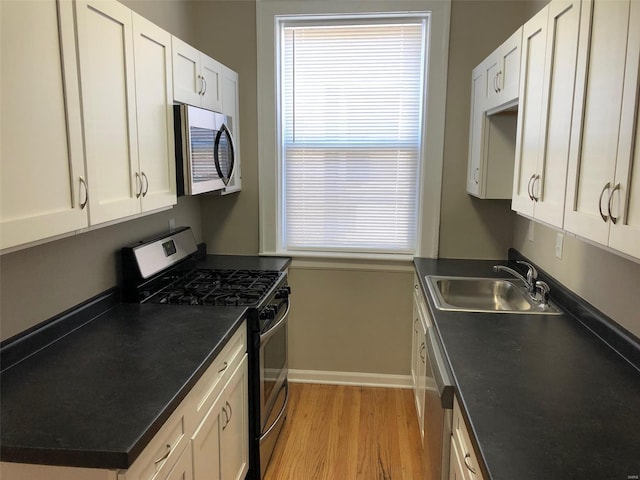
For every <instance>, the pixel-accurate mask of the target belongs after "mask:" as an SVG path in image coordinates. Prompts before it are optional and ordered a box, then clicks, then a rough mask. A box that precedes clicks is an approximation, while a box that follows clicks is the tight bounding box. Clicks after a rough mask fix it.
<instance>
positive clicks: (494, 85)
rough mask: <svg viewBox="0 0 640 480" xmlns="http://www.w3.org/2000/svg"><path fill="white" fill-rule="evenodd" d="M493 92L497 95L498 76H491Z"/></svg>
mask: <svg viewBox="0 0 640 480" xmlns="http://www.w3.org/2000/svg"><path fill="white" fill-rule="evenodd" d="M493 91H494V92H496V93H498V74H497V73H496V74H495V75H494V76H493Z"/></svg>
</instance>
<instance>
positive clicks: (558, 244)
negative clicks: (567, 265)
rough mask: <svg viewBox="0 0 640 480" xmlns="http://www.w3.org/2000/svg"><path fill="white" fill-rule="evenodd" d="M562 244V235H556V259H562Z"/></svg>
mask: <svg viewBox="0 0 640 480" xmlns="http://www.w3.org/2000/svg"><path fill="white" fill-rule="evenodd" d="M563 243H564V235H563V234H562V233H557V234H556V257H557V258H562V244H563Z"/></svg>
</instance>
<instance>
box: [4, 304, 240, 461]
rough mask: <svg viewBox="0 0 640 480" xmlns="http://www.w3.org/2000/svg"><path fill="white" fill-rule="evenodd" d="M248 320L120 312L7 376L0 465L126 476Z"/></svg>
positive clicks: (184, 311)
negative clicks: (116, 471)
mask: <svg viewBox="0 0 640 480" xmlns="http://www.w3.org/2000/svg"><path fill="white" fill-rule="evenodd" d="M245 311H246V308H244V307H198V306H189V307H184V306H174V305H136V304H119V305H117V306H115V307H114V308H112V309H111V310H109V311H108V312H106V313H104V314H103V315H101V316H100V317H98V318H96V319H95V320H93V321H91V322H89V323H87V324H86V325H84V326H83V327H82V328H79V329H77V330H75V331H74V332H72V333H70V334H69V335H67V336H65V337H64V338H62V339H60V340H58V341H57V342H55V343H53V344H52V345H50V346H48V347H47V348H45V349H43V350H41V351H40V352H38V353H36V354H34V355H32V356H30V357H28V358H26V359H25V360H23V361H22V362H19V363H17V364H16V365H14V366H12V367H11V368H9V369H7V370H5V371H3V372H2V376H1V379H0V380H1V382H2V384H1V395H2V404H1V406H0V409H1V419H2V431H1V433H0V437H1V444H2V446H1V450H0V451H1V455H2V457H1V458H2V460H3V461H11V462H22V463H40V464H52V465H69V466H83V467H97V468H109V469H114V468H128V467H129V466H130V465H131V464H132V463H133V461H134V460H135V459H136V458H137V456H138V455H139V454H140V452H142V450H143V449H144V447H145V446H146V445H147V444H148V442H149V441H150V440H151V439H152V438H153V436H154V435H155V434H156V433H157V431H158V430H159V429H160V427H161V426H162V424H163V423H164V422H165V421H166V420H167V419H168V418H169V416H170V415H171V413H172V412H173V411H174V410H175V408H176V407H177V406H178V404H179V403H180V402H181V401H182V399H183V398H184V397H185V396H186V395H187V393H188V392H189V390H190V389H191V388H192V387H193V386H194V385H195V383H196V381H197V380H198V378H199V377H200V376H202V374H203V373H204V372H205V371H206V369H207V367H208V366H209V365H210V364H211V362H212V361H213V359H214V358H215V357H216V355H217V354H218V353H219V352H220V351H221V350H222V348H223V347H224V345H225V344H226V343H227V341H228V340H229V339H230V338H231V336H232V335H233V333H234V332H235V331H236V330H237V329H238V327H239V326H240V325H241V324H242V321H243V319H244V313H245Z"/></svg>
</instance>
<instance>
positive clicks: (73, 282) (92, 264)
mask: <svg viewBox="0 0 640 480" xmlns="http://www.w3.org/2000/svg"><path fill="white" fill-rule="evenodd" d="M123 3H124V4H125V5H127V6H128V7H130V8H131V9H133V10H135V11H137V12H138V13H140V14H141V15H142V16H144V17H146V18H148V19H149V20H151V21H153V22H154V23H157V24H158V25H160V26H161V27H163V28H164V29H166V30H168V31H170V32H172V33H174V34H175V35H177V36H180V37H182V38H184V39H185V40H187V41H193V39H192V38H190V36H191V33H192V28H191V20H190V14H189V8H188V7H189V4H188V3H187V2H184V1H167V0H163V1H156V2H151V1H124V2H123ZM170 218H172V219H174V220H175V222H176V225H178V226H179V225H192V226H193V227H194V231H195V234H196V238H197V239H198V240H200V239H201V237H202V235H201V231H200V201H199V199H198V198H182V199H180V201H179V202H178V206H177V207H174V208H173V209H171V210H169V211H165V212H161V213H157V214H153V215H149V216H146V217H143V218H140V219H137V220H133V221H129V222H125V223H120V224H117V225H113V226H110V227H104V228H100V229H97V230H94V231H91V232H87V233H82V234H79V235H75V236H72V237H68V238H64V239H61V240H56V241H53V242H49V243H45V244H43V245H39V246H36V247H31V248H28V249H25V250H20V251H17V252H14V253H10V254H5V255H2V256H1V257H0V339H2V340H5V339H7V338H10V337H12V336H13V335H15V334H17V333H19V332H21V331H23V330H25V329H27V328H30V327H32V326H34V325H37V324H39V323H40V322H43V321H45V320H47V319H48V318H50V317H52V316H54V315H57V314H58V313H60V312H62V311H64V310H66V309H68V308H71V307H73V306H74V305H77V304H78V303H80V302H82V301H83V300H86V299H87V298H89V297H92V296H94V295H97V294H99V293H100V292H103V291H105V290H107V289H109V288H111V287H113V286H115V285H116V283H117V281H118V261H117V260H118V254H119V249H120V248H121V247H122V246H123V245H126V244H128V243H131V242H134V241H136V240H139V239H141V238H144V237H147V236H149V235H153V234H156V233H158V232H161V231H164V230H167V229H168V226H169V219H170Z"/></svg>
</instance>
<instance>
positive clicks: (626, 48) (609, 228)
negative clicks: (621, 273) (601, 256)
mask: <svg viewBox="0 0 640 480" xmlns="http://www.w3.org/2000/svg"><path fill="white" fill-rule="evenodd" d="M583 8H584V14H583V19H582V21H581V28H580V44H579V50H578V70H577V75H576V95H575V100H574V102H575V107H574V116H573V130H572V136H571V153H570V157H569V168H568V178H567V198H566V204H565V218H564V226H565V229H566V230H568V231H570V232H573V233H575V234H577V235H580V236H583V237H586V238H588V239H590V240H593V241H595V242H598V243H601V244H603V245H609V246H610V247H612V248H614V249H617V250H620V251H622V252H625V253H627V254H629V255H632V256H635V257H639V258H640V216H639V213H638V209H640V192H639V188H640V187H639V186H638V172H637V170H638V166H639V165H638V163H637V162H638V157H639V155H638V149H637V145H636V144H637V132H638V113H640V112H638V70H639V68H638V61H639V57H640V34H639V32H638V29H640V3H639V2H637V1H629V0H627V1H616V2H611V1H598V0H597V1H594V2H591V1H585V2H584V4H583ZM634 166H635V167H636V168H635V169H634V168H633V167H634Z"/></svg>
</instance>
